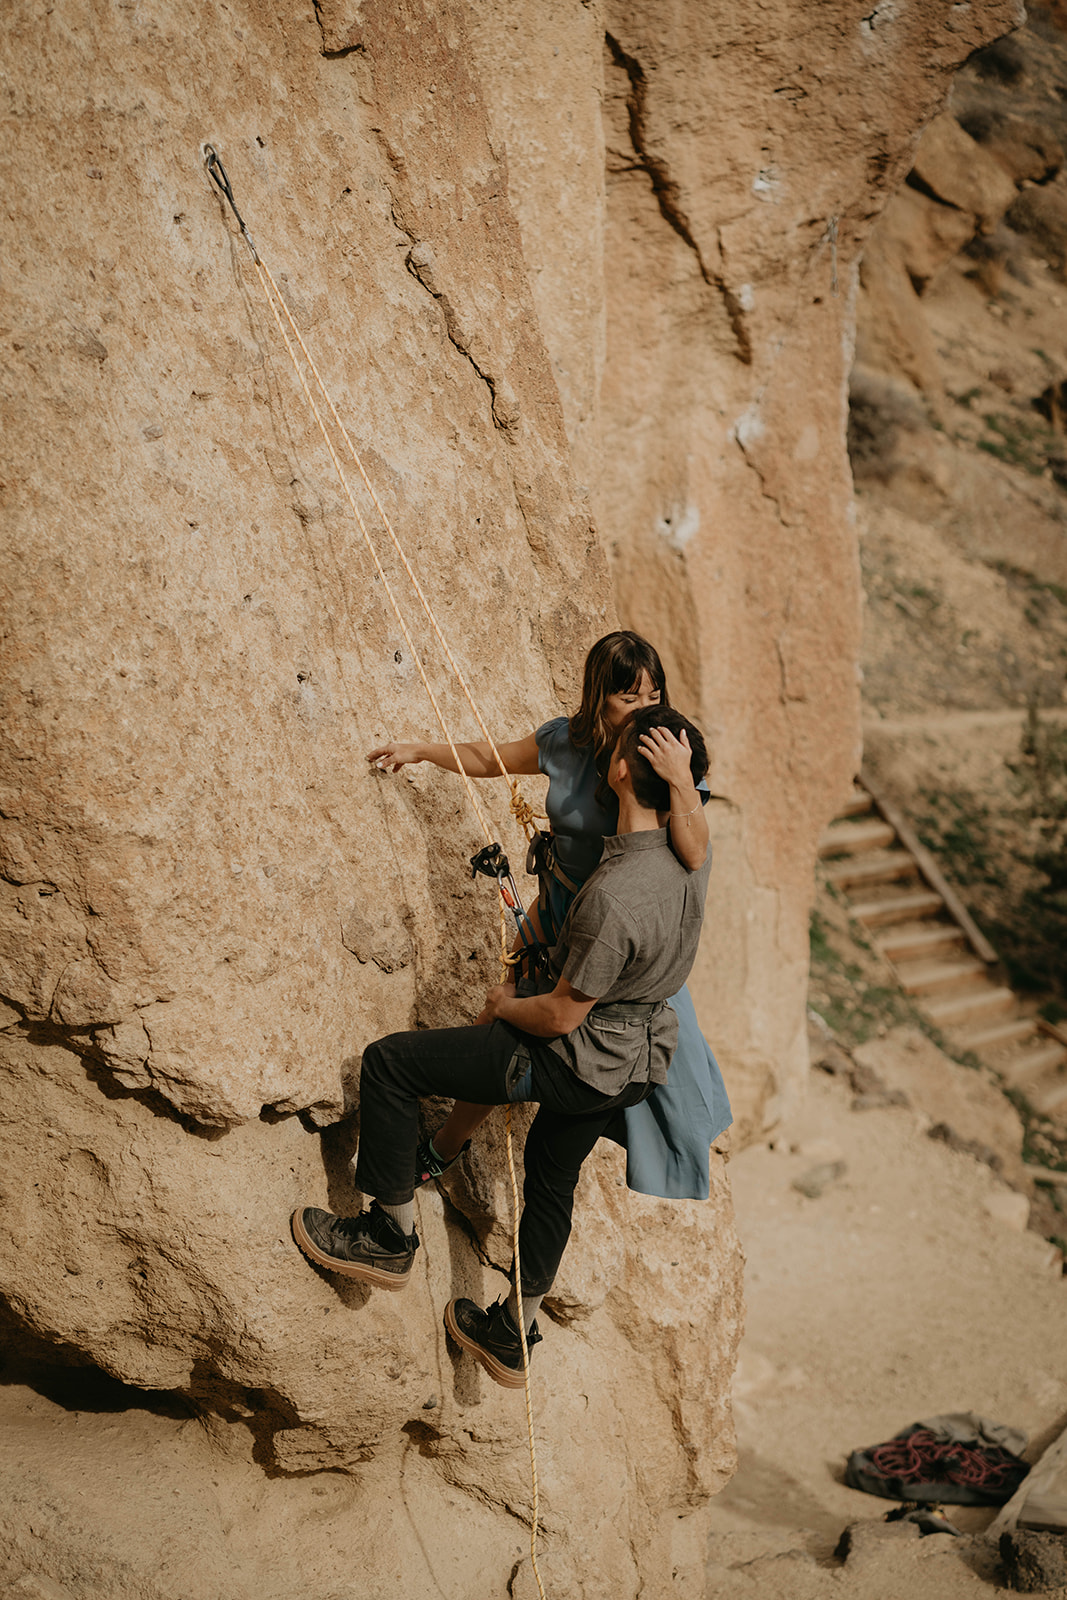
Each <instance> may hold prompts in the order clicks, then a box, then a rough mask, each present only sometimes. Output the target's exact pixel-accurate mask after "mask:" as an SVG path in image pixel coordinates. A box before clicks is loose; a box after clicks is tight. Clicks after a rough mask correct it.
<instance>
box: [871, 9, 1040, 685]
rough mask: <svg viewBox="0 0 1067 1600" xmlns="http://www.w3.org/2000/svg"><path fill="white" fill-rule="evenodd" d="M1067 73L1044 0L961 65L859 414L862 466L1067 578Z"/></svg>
mask: <svg viewBox="0 0 1067 1600" xmlns="http://www.w3.org/2000/svg"><path fill="white" fill-rule="evenodd" d="M1065 78H1067V17H1065V16H1064V14H1063V12H1062V9H1060V10H1057V8H1056V7H1049V6H1046V5H1042V4H1035V5H1033V6H1031V7H1030V8H1029V13H1028V22H1027V25H1026V26H1025V27H1024V28H1021V29H1019V30H1018V31H1017V32H1016V33H1014V34H1011V35H1010V36H1009V37H1007V38H1005V39H1001V40H998V41H996V42H995V43H994V44H992V45H990V46H989V47H988V48H987V49H985V50H982V51H980V52H978V53H977V54H976V55H975V56H974V58H973V59H972V60H970V61H969V62H968V63H967V66H966V67H965V69H964V70H963V71H962V72H960V73H959V74H958V75H957V77H956V79H955V80H954V82H953V87H952V94H951V97H950V101H949V106H948V109H947V110H946V111H945V112H943V113H942V114H941V115H940V116H938V117H937V118H936V119H935V120H934V121H933V122H932V123H931V124H930V126H929V127H928V128H927V129H926V131H925V132H924V134H923V136H922V139H921V140H920V142H919V145H918V148H917V149H916V152H915V159H914V163H913V166H912V170H911V172H910V173H909V174H908V178H907V181H906V184H905V186H904V187H902V188H901V189H900V190H899V191H898V192H897V193H896V194H895V195H894V196H893V198H892V199H891V201H890V202H889V205H888V206H887V207H886V209H885V211H884V212H883V213H882V215H881V217H880V218H879V220H878V223H877V225H876V227H875V228H874V230H873V233H872V236H871V240H870V243H869V245H868V248H867V250H866V251H865V253H864V257H863V265H862V268H861V273H860V279H861V288H860V294H859V298H858V302H857V330H856V365H855V368H854V370H853V377H852V399H853V406H852V420H851V432H852V445H853V452H852V455H853V466H854V470H855V474H856V479H857V481H858V482H859V483H860V484H861V485H862V486H863V487H864V488H870V489H871V490H872V491H873V493H874V494H876V495H881V496H882V497H883V498H884V499H885V500H886V501H887V502H888V503H889V504H890V505H891V506H892V508H893V510H894V512H898V513H903V514H904V515H905V516H908V517H912V518H914V519H915V520H916V521H917V522H918V523H921V524H925V525H927V526H929V527H932V528H934V529H936V530H937V533H938V535H939V536H943V537H945V538H946V539H947V540H948V542H949V544H950V545H955V546H956V547H957V548H959V549H960V550H961V551H964V552H966V553H967V554H969V555H971V556H975V557H977V558H978V559H979V560H981V561H985V562H988V563H989V564H990V565H992V566H999V567H1000V568H1002V569H1003V568H1014V569H1017V570H1025V571H1030V572H1033V573H1036V574H1039V575H1040V577H1041V578H1042V580H1043V581H1045V582H1046V583H1048V582H1052V583H1055V584H1058V585H1060V586H1061V587H1062V586H1063V585H1064V584H1065V583H1067V501H1065V500H1064V494H1063V490H1064V487H1065V486H1067V460H1065V453H1067V446H1065V443H1064V431H1065V430H1064V418H1063V406H1062V403H1061V401H1060V398H1059V386H1060V384H1061V383H1062V381H1063V377H1062V368H1063V362H1062V356H1061V353H1060V345H1061V342H1062V339H1061V330H1062V326H1063V320H1064V317H1063V310H1062V307H1063V304H1064V300H1065V295H1064V282H1065V280H1067V165H1065V156H1064V150H1065V146H1067V107H1065V106H1064V94H1063V88H1064V81H1065ZM968 321H969V323H970V331H969V332H968V331H966V330H967V327H968ZM1013 343H1014V345H1015V346H1016V348H1017V351H1018V354H1017V355H1016V354H1014V353H1013V350H1012V345H1013ZM1024 693H1025V691H1024Z"/></svg>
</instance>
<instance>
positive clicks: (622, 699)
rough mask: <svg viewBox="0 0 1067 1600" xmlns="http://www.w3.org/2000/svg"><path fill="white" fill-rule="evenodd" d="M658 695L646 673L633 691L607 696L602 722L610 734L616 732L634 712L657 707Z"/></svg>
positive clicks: (623, 691) (626, 690)
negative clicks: (648, 707) (646, 707)
mask: <svg viewBox="0 0 1067 1600" xmlns="http://www.w3.org/2000/svg"><path fill="white" fill-rule="evenodd" d="M659 702H660V693H659V690H658V689H657V688H656V686H655V684H654V683H653V682H652V679H651V678H650V677H649V675H648V673H647V672H642V674H641V681H640V683H638V684H637V685H636V687H635V688H633V689H623V690H622V691H621V692H620V693H619V694H609V695H608V696H607V698H606V699H605V701H604V711H603V716H604V721H605V722H606V723H607V725H608V727H609V728H610V729H611V730H612V732H617V731H618V729H619V728H621V727H622V725H623V723H624V722H629V720H630V718H631V717H632V716H633V714H634V712H635V711H640V710H641V709H642V708H643V707H644V706H658V705H659Z"/></svg>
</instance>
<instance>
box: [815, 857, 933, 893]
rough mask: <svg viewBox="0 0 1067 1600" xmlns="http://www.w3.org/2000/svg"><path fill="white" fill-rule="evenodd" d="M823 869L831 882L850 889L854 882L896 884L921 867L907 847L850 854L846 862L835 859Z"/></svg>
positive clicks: (828, 881) (839, 887)
mask: <svg viewBox="0 0 1067 1600" xmlns="http://www.w3.org/2000/svg"><path fill="white" fill-rule="evenodd" d="M823 870H824V873H825V877H826V881H827V883H832V884H833V885H834V887H835V888H837V889H847V888H848V887H849V885H850V884H854V883H860V884H868V883H892V882H894V881H895V880H896V879H898V878H907V877H910V876H911V875H912V874H913V873H915V872H917V871H918V868H917V867H916V865H915V857H914V856H912V855H909V854H908V852H907V850H878V851H872V852H871V853H870V855H866V856H858V857H856V856H854V857H847V856H846V858H845V859H844V860H843V861H831V862H830V864H829V866H827V867H825V868H824V869H823Z"/></svg>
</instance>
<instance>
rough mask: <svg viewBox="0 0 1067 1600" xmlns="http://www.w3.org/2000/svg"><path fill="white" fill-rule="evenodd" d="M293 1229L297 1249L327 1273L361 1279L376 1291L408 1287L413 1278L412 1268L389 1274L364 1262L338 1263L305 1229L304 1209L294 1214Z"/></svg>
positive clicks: (381, 1268)
mask: <svg viewBox="0 0 1067 1600" xmlns="http://www.w3.org/2000/svg"><path fill="white" fill-rule="evenodd" d="M291 1227H292V1230H293V1238H294V1240H295V1241H296V1245H297V1248H298V1249H299V1250H301V1251H302V1252H303V1254H304V1255H306V1256H307V1258H308V1260H309V1261H313V1262H314V1263H315V1265H316V1266H317V1267H325V1269H326V1271H327V1272H336V1273H339V1274H340V1276H341V1277H342V1278H359V1279H360V1281H361V1282H363V1283H372V1284H373V1285H374V1287H375V1288H376V1289H405V1288H406V1287H407V1281H408V1279H409V1278H410V1277H411V1267H408V1269H407V1271H406V1272H387V1271H386V1270H385V1268H384V1267H372V1266H370V1265H369V1264H364V1263H363V1262H362V1261H338V1260H337V1259H336V1258H335V1257H334V1256H328V1255H327V1254H326V1252H325V1251H324V1250H320V1249H319V1247H318V1245H317V1244H316V1243H315V1242H314V1240H313V1239H312V1238H311V1235H310V1234H309V1233H308V1231H307V1229H306V1228H305V1227H304V1214H303V1207H301V1208H300V1209H299V1210H297V1211H294V1212H293V1215H292V1220H291ZM412 1266H414V1262H412Z"/></svg>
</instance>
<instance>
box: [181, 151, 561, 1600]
mask: <svg viewBox="0 0 1067 1600" xmlns="http://www.w3.org/2000/svg"><path fill="white" fill-rule="evenodd" d="M203 155H204V164H205V167H206V168H207V172H208V176H209V177H210V178H211V180H212V182H213V183H214V184H215V186H216V187H217V188H218V190H219V192H220V193H221V194H222V196H223V197H224V199H225V200H226V202H227V204H228V205H229V207H230V210H231V211H232V212H233V214H234V216H235V218H236V219H237V224H238V226H239V228H240V230H241V236H242V237H243V239H244V241H245V243H246V244H247V246H248V250H249V254H250V255H251V257H252V260H253V262H254V263H255V267H256V271H257V273H258V274H259V280H260V284H261V286H262V289H263V294H264V298H265V299H266V301H267V304H268V306H269V307H270V310H271V313H272V315H273V317H274V321H275V324H276V326H277V329H278V332H279V334H280V335H281V338H282V342H283V343H284V345H285V348H286V352H287V354H288V356H289V359H290V361H291V363H292V365H293V369H294V371H295V372H296V375H297V378H298V380H299V383H300V387H301V389H302V390H303V392H304V397H305V399H306V400H307V403H308V405H309V407H310V409H311V412H312V415H313V416H314V418H315V421H316V423H317V424H318V428H319V432H320V433H321V434H322V437H323V441H324V442H325V445H326V448H327V450H328V451H329V454H330V459H331V461H332V462H333V465H334V470H335V471H336V473H337V476H338V479H339V481H340V483H341V487H342V490H343V492H344V495H345V498H346V499H347V501H348V503H349V506H350V507H351V509H352V513H353V515H354V517H355V519H356V523H357V526H358V527H359V530H360V533H361V534H362V536H363V542H364V544H365V545H366V547H367V550H368V552H369V554H370V557H371V560H372V561H373V563H374V568H375V571H376V572H377V574H378V577H379V579H380V580H381V583H382V587H383V589H384V591H385V593H386V595H387V596H388V599H389V604H390V606H391V607H392V611H393V615H394V616H395V617H396V620H397V624H398V626H399V628H400V630H401V632H402V634H403V636H404V639H405V642H406V643H407V647H408V650H409V651H410V654H411V659H412V660H413V661H414V663H415V666H416V668H417V670H418V674H419V677H420V678H421V680H422V686H423V688H424V689H425V690H426V695H427V698H428V699H429V702H430V704H431V706H432V707H433V712H434V716H435V717H436V719H437V723H438V726H439V727H440V729H441V732H442V733H443V735H444V737H445V741H446V743H447V744H448V748H449V750H450V751H451V753H452V758H453V760H454V761H455V763H456V767H457V770H458V772H459V774H460V777H461V778H462V780H463V783H464V786H465V787H466V790H467V796H468V798H469V800H470V802H471V806H472V808H473V810H474V813H475V815H476V817H477V818H478V822H479V824H480V825H481V828H482V832H483V833H484V835H485V839H486V848H485V850H482V851H480V852H479V853H478V855H476V856H474V857H472V869H473V871H472V876H473V875H474V873H477V872H483V873H485V874H486V875H487V876H489V877H493V878H495V879H496V883H497V891H498V894H497V899H498V905H499V910H500V969H501V981H505V980H506V979H508V978H509V977H510V976H511V975H512V968H513V967H514V965H515V962H516V961H517V960H521V959H522V951H521V950H520V951H519V952H517V954H516V955H515V956H512V955H511V953H510V952H509V950H508V939H507V915H506V913H507V911H508V910H510V911H511V913H512V915H513V916H514V918H515V922H516V926H517V927H518V930H519V934H520V938H521V939H522V942H523V944H524V945H527V948H528V944H527V935H526V931H525V930H526V928H528V926H529V924H528V921H527V918H526V914H525V912H524V910H523V907H522V902H521V900H520V898H519V894H518V890H517V888H516V886H515V880H514V878H513V877H512V876H511V872H510V868H509V866H508V861H507V857H506V856H504V855H503V854H502V852H501V850H500V845H499V844H498V843H497V841H496V840H495V838H494V835H493V830H492V828H491V827H490V825H489V822H488V820H487V818H486V816H485V813H484V812H483V810H482V807H481V804H480V803H479V800H478V795H477V792H476V790H475V788H474V785H473V783H472V781H471V777H470V774H469V773H468V772H467V769H466V768H465V767H464V765H463V761H462V758H461V756H460V754H459V751H458V749H457V747H456V743H455V741H454V739H453V737H452V734H451V732H450V730H449V727H448V724H447V723H446V721H445V718H444V714H443V713H442V711H441V708H440V705H439V704H438V701H437V697H436V695H435V694H434V692H433V689H432V687H431V685H430V680H429V678H428V676H427V673H426V669H425V667H424V665H423V661H422V657H421V655H420V654H419V651H418V649H417V648H416V646H415V641H414V640H413V639H412V637H411V632H410V629H409V628H408V625H407V622H406V620H405V618H404V615H403V612H402V611H401V609H400V605H399V603H398V601H397V598H396V595H395V594H394V592H393V587H392V585H391V584H390V582H389V579H388V577H387V575H386V572H385V569H384V567H383V566H382V563H381V560H380V558H379V555H378V551H377V547H376V546H375V543H374V541H373V539H372V538H371V536H370V532H369V530H368V528H367V524H366V522H365V520H364V518H363V515H362V513H361V511H360V509H359V505H358V502H357V501H356V497H355V495H354V494H353V492H352V486H351V484H350V483H349V481H348V477H347V475H346V473H345V470H344V467H343V466H342V464H341V460H340V458H339V456H338V453H337V450H336V448H335V446H334V442H333V440H332V439H331V437H330V433H329V430H328V429H327V427H326V423H325V421H324V419H323V415H322V412H321V411H320V409H319V406H318V404H317V403H316V400H315V397H314V395H313V394H312V392H311V388H310V386H309V384H308V381H307V377H306V374H305V372H304V369H303V368H302V367H301V365H300V362H299V361H298V360H297V356H296V350H295V348H294V344H293V340H295V342H296V344H297V345H299V348H300V350H301V353H302V354H303V357H304V360H305V361H306V362H307V366H308V368H309V369H310V371H311V373H312V374H313V375H314V379H315V384H316V386H317V388H318V391H319V394H320V396H321V398H322V400H323V402H324V404H325V406H326V408H327V409H328V411H329V413H330V415H331V416H332V418H333V421H334V423H335V425H336V427H337V430H338V432H339V433H340V435H341V437H342V439H343V440H344V442H345V445H346V446H347V449H348V453H349V455H350V456H351V458H352V460H353V462H354V463H355V466H356V469H357V471H358V473H359V475H360V478H361V479H362V481H363V484H364V487H365V488H366V490H367V493H368V494H369V495H370V498H371V500H372V501H373V503H374V506H375V508H376V510H377V512H378V515H379V516H380V517H381V520H382V524H383V526H384V528H385V530H386V532H387V533H388V535H389V538H390V541H391V542H392V544H393V547H394V549H395V550H396V552H397V555H398V556H399V558H400V560H401V563H402V564H403V567H404V570H405V571H406V573H407V575H408V577H409V579H410V580H411V584H412V587H413V588H414V590H415V593H416V595H417V596H418V599H419V603H420V604H421V606H422V609H423V611H424V612H425V614H426V617H427V619H428V621H429V623H430V626H431V628H432V629H433V632H434V634H435V635H436V637H437V640H438V643H439V644H440V646H441V649H442V651H443V652H444V655H445V659H446V660H447V662H448V664H449V666H450V667H451V669H452V672H453V674H454V675H455V678H456V680H457V682H458V683H459V686H460V688H461V690H462V692H463V694H464V696H465V698H466V700H467V703H468V705H469V706H470V708H471V711H472V712H473V714H474V717H475V720H476V721H477V724H478V727H479V728H480V729H481V731H482V733H483V734H484V736H485V739H486V742H487V743H488V745H489V747H490V749H491V751H492V753H493V758H494V760H495V761H496V764H497V766H498V767H499V769H500V776H501V777H502V778H503V780H504V782H505V783H506V784H507V785H508V789H509V792H510V802H509V805H510V810H511V813H512V815H513V817H514V818H515V820H516V822H517V823H518V824H519V826H520V827H521V828H522V829H523V831H524V833H525V834H526V837H527V839H532V838H534V837H535V835H536V833H537V825H536V823H537V817H538V815H539V813H537V812H535V811H534V809H533V807H532V806H531V805H530V804H529V802H528V801H527V800H526V799H525V798H524V796H523V794H522V792H521V790H520V787H519V784H518V781H517V779H516V778H514V777H512V775H511V774H510V773H509V772H508V770H507V767H506V766H505V764H504V760H503V757H502V756H501V754H500V751H499V750H498V748H497V745H496V742H495V740H494V739H493V736H492V734H491V733H490V731H489V729H488V727H487V725H486V723H485V720H484V718H483V717H482V714H481V712H480V710H479V709H478V706H477V704H476V703H475V700H474V696H473V695H472V694H471V691H470V689H469V688H468V686H467V681H466V679H465V678H464V676H463V673H462V671H461V669H460V667H459V664H458V662H457V661H456V658H455V656H454V655H453V653H452V651H451V649H450V648H449V645H448V642H447V640H446V639H445V636H444V634H443V632H442V631H441V627H440V625H439V623H438V621H437V617H436V615H435V614H434V610H433V607H432V606H431V605H430V602H429V600H428V599H427V598H426V595H425V593H424V591H423V588H422V585H421V584H420V583H419V580H418V578H417V576H416V574H415V571H414V568H413V567H412V565H411V562H410V561H409V559H408V557H407V554H406V552H405V551H404V548H403V546H402V545H401V542H400V540H399V538H398V537H397V534H396V531H395V529H394V527H393V524H392V522H391V521H390V519H389V517H388V515H387V514H386V511H385V508H384V507H383V505H382V503H381V501H380V499H379V498H378V495H377V493H376V491H375V489H374V486H373V484H372V483H371V480H370V478H369V477H368V475H367V472H366V469H365V468H364V466H363V462H362V460H361V458H360V455H359V453H358V451H357V450H356V447H355V445H354V444H353V442H352V439H351V436H350V435H349V433H348V430H347V428H346V427H345V425H344V423H343V422H342V421H341V418H340V416H339V415H338V412H337V408H336V406H335V405H334V403H333V399H332V397H331V395H330V393H329V391H328V389H327V387H326V385H325V383H324V382H323V379H322V376H321V374H320V372H319V369H318V367H317V366H316V364H315V362H314V360H313V358H312V356H311V352H310V351H309V350H308V348H307V345H306V343H305V341H304V339H303V336H302V335H301V333H300V330H299V328H298V327H297V325H296V322H295V320H294V318H293V314H292V312H291V310H290V309H289V306H288V304H287V303H286V300H285V297H284V295H283V294H282V292H281V290H280V289H279V287H278V285H277V283H276V282H275V279H274V276H273V274H272V273H271V271H270V268H269V267H268V266H267V264H266V263H265V262H264V261H263V259H262V257H261V256H260V254H259V251H258V250H257V249H256V246H255V244H254V243H253V240H252V235H251V234H250V233H249V231H248V228H247V226H246V224H245V221H244V218H243V217H242V216H241V213H240V212H239V211H238V209H237V205H236V202H235V200H234V196H233V189H232V187H231V185H230V180H229V177H228V176H227V173H226V169H225V167H224V166H223V164H222V162H221V161H220V160H219V157H218V154H217V152H216V151H215V150H214V149H213V147H212V146H211V145H205V146H204V147H203ZM279 308H280V310H279ZM283 316H284V321H283ZM286 323H288V325H289V328H290V330H291V332H292V336H293V337H292V339H291V338H290V336H289V333H287V332H286V326H285V325H286ZM505 1129H506V1148H507V1160H508V1174H509V1177H510V1180H511V1198H512V1219H513V1225H512V1244H513V1249H514V1255H515V1282H516V1285H517V1286H518V1289H517V1295H518V1300H519V1317H518V1323H519V1341H520V1344H521V1346H522V1368H523V1386H524V1390H525V1395H526V1426H527V1433H528V1436H529V1444H530V1475H531V1482H532V1515H531V1518H530V1560H531V1563H532V1566H533V1573H534V1579H535V1581H536V1584H537V1592H538V1595H539V1596H540V1600H546V1597H545V1591H544V1587H543V1585H542V1583H541V1574H540V1571H539V1570H538V1566H537V1523H538V1487H537V1451H536V1447H535V1443H534V1423H533V1405H532V1401H531V1397H530V1353H529V1347H528V1344H527V1339H526V1327H525V1320H524V1318H523V1316H522V1311H521V1307H522V1289H521V1284H522V1266H521V1260H520V1256H519V1191H518V1184H517V1181H516V1177H515V1156H514V1147H513V1140H512V1131H511V1106H510V1104H509V1105H508V1106H507V1108H506V1118H505Z"/></svg>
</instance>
